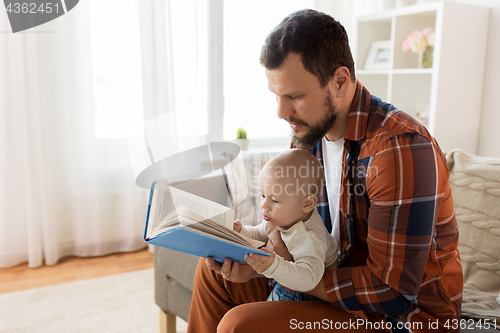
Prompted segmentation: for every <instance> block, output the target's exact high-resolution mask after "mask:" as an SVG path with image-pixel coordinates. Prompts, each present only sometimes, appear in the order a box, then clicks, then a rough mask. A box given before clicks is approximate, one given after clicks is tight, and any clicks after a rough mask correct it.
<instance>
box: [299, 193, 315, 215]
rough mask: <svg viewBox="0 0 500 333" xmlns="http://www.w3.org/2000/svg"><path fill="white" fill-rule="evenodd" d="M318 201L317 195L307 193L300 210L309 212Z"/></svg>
mask: <svg viewBox="0 0 500 333" xmlns="http://www.w3.org/2000/svg"><path fill="white" fill-rule="evenodd" d="M317 203H318V197H317V196H315V195H312V194H310V195H308V196H307V197H305V198H304V205H303V206H302V212H304V213H309V212H310V211H312V210H313V209H314V207H316V204H317Z"/></svg>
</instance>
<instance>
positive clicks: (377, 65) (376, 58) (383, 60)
mask: <svg viewBox="0 0 500 333" xmlns="http://www.w3.org/2000/svg"><path fill="white" fill-rule="evenodd" d="M390 62H391V41H390V40H381V41H376V42H373V43H372V45H371V47H370V51H369V52H368V56H367V57H366V61H365V69H388V68H389V64H390Z"/></svg>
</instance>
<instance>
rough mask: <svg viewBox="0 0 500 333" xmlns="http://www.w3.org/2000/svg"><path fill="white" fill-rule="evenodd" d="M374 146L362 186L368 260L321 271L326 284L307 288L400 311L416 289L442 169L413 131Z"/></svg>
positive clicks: (350, 306) (341, 304) (336, 299)
mask: <svg viewBox="0 0 500 333" xmlns="http://www.w3.org/2000/svg"><path fill="white" fill-rule="evenodd" d="M378 151H379V152H378V153H377V154H376V155H375V156H374V157H373V159H372V160H371V163H370V167H369V172H368V179H367V189H366V190H367V191H368V196H369V198H370V208H369V214H368V234H367V245H368V252H369V256H368V259H367V261H366V262H367V264H366V265H364V266H357V267H343V268H338V269H334V270H330V271H326V272H325V275H324V277H323V286H324V288H325V290H322V288H323V286H318V287H316V288H315V289H314V290H313V291H312V292H311V293H312V294H313V295H315V296H318V297H320V298H323V299H324V296H325V294H324V293H323V292H325V293H326V295H327V296H328V299H329V301H330V303H331V304H332V305H333V306H335V307H338V308H341V309H344V310H349V311H360V310H362V311H365V312H369V313H378V314H389V315H400V314H404V313H406V312H407V311H408V310H409V309H410V307H411V306H412V305H413V303H414V300H415V298H416V296H417V294H418V292H419V289H420V284H421V282H422V277H423V274H424V270H425V267H426V263H427V258H428V255H429V250H430V249H431V248H432V236H433V233H434V226H435V223H436V221H437V217H438V213H439V210H440V207H441V203H442V200H443V196H444V194H443V193H442V192H440V191H442V189H441V187H443V186H441V184H442V183H443V178H444V177H445V176H446V174H447V171H446V167H445V165H444V164H443V161H442V160H441V158H440V156H439V152H438V149H437V148H436V147H434V146H433V145H432V143H431V142H429V140H427V139H426V138H424V137H422V136H420V135H418V134H415V135H401V136H398V137H395V138H392V139H390V140H388V141H387V142H386V143H385V144H383V145H382V147H379V150H378ZM443 168H444V169H445V170H444V171H443ZM320 285H321V284H320Z"/></svg>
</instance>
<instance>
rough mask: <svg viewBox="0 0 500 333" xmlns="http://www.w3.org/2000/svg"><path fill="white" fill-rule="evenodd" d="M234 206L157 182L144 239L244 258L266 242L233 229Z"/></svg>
mask: <svg viewBox="0 0 500 333" xmlns="http://www.w3.org/2000/svg"><path fill="white" fill-rule="evenodd" d="M233 220H234V210H232V209H230V208H228V207H225V206H223V205H220V204H218V203H216V202H213V201H210V200H207V199H204V198H202V197H199V196H196V195H194V194H191V193H188V192H185V191H182V190H180V189H176V188H174V187H171V186H168V185H167V184H165V183H161V182H160V183H158V182H154V183H153V185H152V186H151V191H150V196H149V204H148V214H147V218H146V226H145V230H144V241H145V242H146V243H149V244H153V245H158V246H162V247H166V248H169V249H172V250H177V251H181V252H186V253H190V254H194V255H197V256H200V257H205V258H206V257H213V258H214V259H215V260H217V261H221V262H222V261H223V260H224V258H226V257H227V258H230V259H231V260H237V261H239V262H244V261H245V259H244V257H245V254H249V253H258V254H262V255H269V254H267V253H266V252H263V251H260V250H259V248H260V247H262V246H264V245H265V244H264V243H263V242H260V241H257V240H254V239H251V238H248V237H246V236H244V235H241V234H240V233H238V232H236V231H233V229H232V226H233Z"/></svg>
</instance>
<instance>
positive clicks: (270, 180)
mask: <svg viewBox="0 0 500 333" xmlns="http://www.w3.org/2000/svg"><path fill="white" fill-rule="evenodd" d="M263 171H264V170H263ZM275 176H276V175H273V174H272V173H269V172H261V174H260V176H259V192H260V208H261V212H262V215H263V216H264V219H265V220H266V221H267V222H269V223H270V224H271V225H273V226H278V227H283V228H287V227H291V226H293V225H294V224H295V223H296V222H298V221H301V220H303V219H304V218H305V217H306V216H307V213H304V212H303V210H302V208H303V206H304V200H305V198H306V195H305V194H302V193H301V192H300V188H299V187H300V185H298V184H299V182H297V179H292V178H287V177H279V176H278V177H275Z"/></svg>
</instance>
